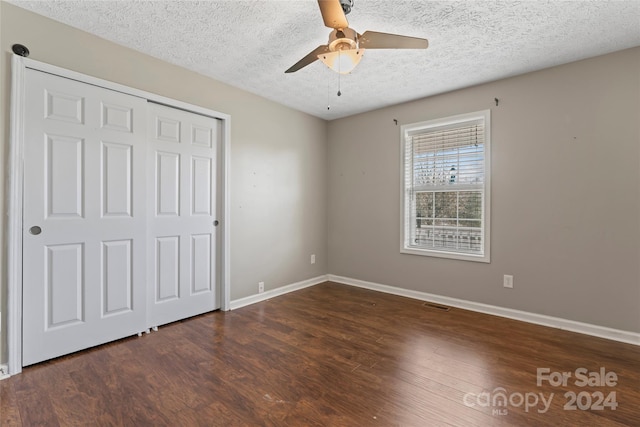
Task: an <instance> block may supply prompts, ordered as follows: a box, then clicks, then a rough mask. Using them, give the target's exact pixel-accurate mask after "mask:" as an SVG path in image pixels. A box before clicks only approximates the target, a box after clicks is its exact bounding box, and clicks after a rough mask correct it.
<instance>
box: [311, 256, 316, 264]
mask: <svg viewBox="0 0 640 427" xmlns="http://www.w3.org/2000/svg"><path fill="white" fill-rule="evenodd" d="M315 263H316V254H311V264H315Z"/></svg>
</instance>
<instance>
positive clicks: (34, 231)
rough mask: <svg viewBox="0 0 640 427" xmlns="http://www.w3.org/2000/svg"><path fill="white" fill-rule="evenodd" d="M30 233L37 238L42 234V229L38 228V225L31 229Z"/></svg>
mask: <svg viewBox="0 0 640 427" xmlns="http://www.w3.org/2000/svg"><path fill="white" fill-rule="evenodd" d="M29 233H31V234H33V235H34V236H37V235H38V234H40V233H42V228H40V227H38V226H37V225H34V226H33V227H31V228H30V229H29Z"/></svg>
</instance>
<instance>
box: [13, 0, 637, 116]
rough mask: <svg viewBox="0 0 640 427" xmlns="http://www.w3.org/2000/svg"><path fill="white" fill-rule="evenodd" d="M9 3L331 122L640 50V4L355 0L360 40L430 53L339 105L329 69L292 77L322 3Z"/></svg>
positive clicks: (364, 69) (349, 85) (314, 36)
mask: <svg viewBox="0 0 640 427" xmlns="http://www.w3.org/2000/svg"><path fill="white" fill-rule="evenodd" d="M10 3H13V4H15V5H17V6H20V7H22V8H25V9H28V10H31V11H33V12H36V13H39V14H41V15H44V16H47V17H50V18H52V19H55V20H57V21H60V22H63V23H65V24H68V25H71V26H74V27H77V28H80V29H82V30H85V31H88V32H90V33H93V34H96V35H98V36H100V37H102V38H105V39H108V40H111V41H114V42H116V43H119V44H122V45H124V46H128V47H131V48H133V49H136V50H138V51H141V52H144V53H147V54H149V55H152V56H155V57H157V58H160V59H163V60H165V61H168V62H171V63H174V64H178V65H180V66H183V67H186V68H189V69H191V70H194V71H197V72H199V73H202V74H204V75H207V76H210V77H213V78H214V79H216V80H219V81H222V82H225V83H227V84H230V85H232V86H235V87H238V88H242V89H245V90H247V91H249V92H252V93H255V94H258V95H261V96H263V97H265V98H268V99H271V100H273V101H276V102H279V103H281V104H284V105H287V106H289V107H291V108H294V109H297V110H301V111H304V112H307V113H309V114H312V115H314V116H317V117H321V118H324V119H335V118H339V117H345V116H348V115H352V114H356V113H360V112H364V111H369V110H373V109H376V108H380V107H384V106H388V105H392V104H397V103H400V102H404V101H409V100H413V99H418V98H423V97H426V96H430V95H434V94H438V93H443V92H446V91H450V90H454V89H459V88H463V87H467V86H471V85H475V84H478V83H483V82H488V81H492V80H497V79H500V78H504V77H508V76H513V75H517V74H521V73H525V72H529V71H534V70H538V69H542V68H546V67H550V66H554V65H559V64H563V63H567V62H571V61H575V60H579V59H583V58H588V57H592V56H597V55H600V54H604V53H608V52H613V51H616V50H621V49H625V48H629V47H634V46H639V45H640V1H638V0H635V1H460V2H455V1H388V0H387V1H368V0H356V1H355V5H354V8H353V10H352V11H351V13H350V14H349V15H348V16H347V18H348V20H349V24H350V26H351V27H352V28H354V29H355V30H357V31H358V32H359V33H363V32H364V31H366V30H373V31H380V32H388V33H396V34H403V35H409V36H414V37H424V38H427V39H429V43H430V46H429V48H428V49H427V50H405V51H399V50H394V51H389V50H367V51H366V52H365V54H364V57H363V59H362V61H361V62H360V64H359V65H358V67H357V68H356V69H355V70H354V71H353V72H352V73H351V74H349V75H345V76H342V77H341V78H340V85H341V92H342V96H340V97H338V96H337V95H336V92H337V89H338V74H336V73H334V72H332V71H330V70H329V69H327V68H326V67H325V66H324V65H323V64H322V63H321V62H319V61H316V62H315V63H313V64H311V65H310V66H308V67H306V68H303V69H302V70H300V71H298V72H296V73H292V74H284V70H286V69H287V68H289V67H290V66H291V65H293V64H294V63H295V62H297V61H298V60H299V59H300V58H302V57H303V56H305V55H306V54H307V53H309V52H310V51H312V50H313V49H315V48H316V47H317V46H318V45H320V44H325V43H326V42H327V38H328V35H329V32H330V29H328V28H326V27H324V26H323V24H322V18H321V16H320V11H319V8H318V5H317V2H316V1H315V0H295V1H278V0H263V1H255V0H246V1H243V0H239V1H131V0H129V1H13V0H12V1H10ZM328 104H330V106H331V108H330V109H329V110H328V109H327V105H328Z"/></svg>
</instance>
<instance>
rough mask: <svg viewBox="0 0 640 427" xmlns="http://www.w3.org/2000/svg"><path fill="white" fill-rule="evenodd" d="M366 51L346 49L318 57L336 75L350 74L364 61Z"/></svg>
mask: <svg viewBox="0 0 640 427" xmlns="http://www.w3.org/2000/svg"><path fill="white" fill-rule="evenodd" d="M363 54H364V49H345V50H336V51H335V52H327V53H322V54H320V55H318V59H319V60H320V61H322V62H323V63H324V64H325V65H326V66H327V67H329V68H331V69H332V70H333V71H335V72H336V73H340V74H348V73H350V72H351V71H353V69H354V68H356V65H358V63H359V62H360V60H361V59H362V55H363Z"/></svg>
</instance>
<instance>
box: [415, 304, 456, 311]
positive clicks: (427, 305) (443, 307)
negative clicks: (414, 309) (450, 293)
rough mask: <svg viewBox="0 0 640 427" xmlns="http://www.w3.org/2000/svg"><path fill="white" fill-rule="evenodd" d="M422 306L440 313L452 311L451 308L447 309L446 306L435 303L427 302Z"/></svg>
mask: <svg viewBox="0 0 640 427" xmlns="http://www.w3.org/2000/svg"><path fill="white" fill-rule="evenodd" d="M422 305H423V306H425V307H429V308H435V309H436V310H440V311H449V310H451V307H447V306H446V305H440V304H436V303H434V302H425V303H423V304H422Z"/></svg>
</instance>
